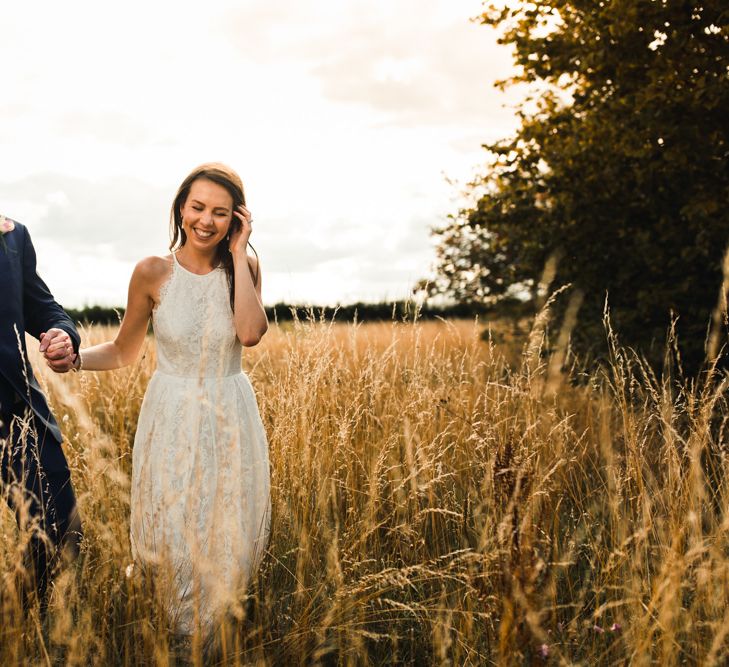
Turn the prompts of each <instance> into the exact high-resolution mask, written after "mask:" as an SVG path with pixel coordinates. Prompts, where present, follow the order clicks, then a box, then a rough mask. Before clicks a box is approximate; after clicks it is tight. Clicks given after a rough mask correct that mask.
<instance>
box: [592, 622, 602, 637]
mask: <svg viewBox="0 0 729 667" xmlns="http://www.w3.org/2000/svg"><path fill="white" fill-rule="evenodd" d="M592 630H593V631H594V632H597V634H598V635H601V634H602V633H603V632H605V630H603V629H602V628H601V627H600V626H599V625H597V624H595V625H593V626H592Z"/></svg>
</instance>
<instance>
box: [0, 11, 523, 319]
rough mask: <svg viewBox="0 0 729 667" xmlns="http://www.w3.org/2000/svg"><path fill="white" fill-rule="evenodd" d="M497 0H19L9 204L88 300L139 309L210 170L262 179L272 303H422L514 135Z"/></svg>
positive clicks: (58, 284) (74, 303)
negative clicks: (190, 194)
mask: <svg viewBox="0 0 729 667" xmlns="http://www.w3.org/2000/svg"><path fill="white" fill-rule="evenodd" d="M480 7H481V5H480V2H479V1H478V0H459V1H456V0H417V1H416V0H338V1H336V2H335V0H265V1H264V0H256V1H255V2H254V1H249V0H245V1H238V2H233V1H228V0H208V1H207V2H205V3H203V2H196V3H191V2H179V1H177V2H159V1H155V2H152V1H151V0H148V1H147V2H138V1H136V0H134V1H131V2H129V1H128V2H124V3H116V4H115V5H113V6H112V5H110V4H108V3H99V2H67V3H57V2H55V3H50V2H37V3H3V5H2V9H0V26H1V27H2V32H1V33H0V91H1V92H0V155H1V156H2V159H1V160H0V213H2V214H4V215H7V216H9V217H11V218H14V219H16V220H20V221H21V222H23V223H25V224H26V225H27V226H28V227H29V229H30V231H31V234H32V237H33V240H34V243H35V246H36V249H37V251H38V256H39V271H40V273H41V275H42V276H43V277H44V279H45V280H46V282H47V283H48V284H49V286H50V287H51V289H52V291H53V292H54V294H55V295H56V297H57V299H58V300H59V301H60V302H61V303H62V304H64V305H66V306H69V307H78V306H82V305H84V304H95V303H98V304H104V305H124V303H125V301H126V292H127V286H128V282H129V277H130V275H131V271H132V268H133V266H134V264H135V263H136V261H138V260H139V259H141V258H142V257H144V256H147V255H151V254H156V255H164V254H166V253H167V252H168V251H167V246H168V244H169V229H168V226H169V206H170V204H171V201H172V198H173V196H174V193H175V191H176V189H177V186H178V185H179V183H180V181H181V180H182V179H183V178H184V177H185V176H186V175H187V173H188V172H189V171H190V170H191V169H192V168H194V167H195V166H197V165H198V164H199V163H201V162H206V161H211V160H220V161H223V162H226V163H228V164H230V165H231V166H232V167H233V168H234V169H236V170H237V171H238V173H239V174H240V175H241V177H242V178H243V182H244V185H245V187H246V197H247V203H248V207H249V208H250V209H251V211H252V213H253V216H254V219H255V222H254V231H253V235H252V237H251V241H252V243H253V244H254V246H255V247H256V249H257V250H258V253H259V255H260V258H261V266H262V270H263V278H264V285H263V288H264V301H265V302H266V303H274V302H276V301H281V300H283V301H288V302H298V303H315V304H324V303H336V302H340V303H349V302H352V301H355V300H374V301H379V300H383V299H396V298H402V297H405V296H406V295H407V293H408V291H409V289H410V287H411V286H412V285H413V283H414V282H415V281H416V280H417V279H419V278H421V277H424V276H426V275H428V274H429V272H430V269H431V267H432V263H433V258H434V252H433V247H432V241H431V239H430V236H429V232H428V230H429V228H430V227H431V226H433V225H435V224H439V223H441V222H442V221H443V220H444V219H445V218H446V216H447V215H448V214H449V213H453V212H455V210H456V209H457V207H458V203H459V201H460V200H459V193H460V189H461V187H462V186H463V185H464V184H465V182H466V181H468V179H469V178H470V177H471V176H472V175H473V174H474V171H475V169H476V168H477V167H478V166H479V164H480V163H482V162H483V149H482V148H481V147H480V146H481V144H482V143H484V142H487V141H491V140H494V139H497V138H500V137H503V136H507V135H508V134H510V133H511V132H512V131H513V130H514V128H515V127H516V119H515V114H514V111H513V105H514V104H515V102H516V100H517V97H516V93H515V92H513V93H511V94H506V95H505V94H503V93H500V92H499V91H497V89H495V88H494V87H493V82H494V81H496V80H498V79H501V78H505V77H507V76H509V74H510V73H511V68H512V66H511V58H510V54H509V51H508V50H507V49H505V48H504V47H500V46H498V45H497V44H496V35H495V34H494V33H493V32H492V31H491V30H490V29H489V28H486V27H484V26H480V25H479V24H477V23H473V22H471V21H470V20H469V19H470V18H471V17H474V16H476V15H477V14H478V13H479V10H480Z"/></svg>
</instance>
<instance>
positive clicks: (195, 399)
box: [76, 163, 270, 635]
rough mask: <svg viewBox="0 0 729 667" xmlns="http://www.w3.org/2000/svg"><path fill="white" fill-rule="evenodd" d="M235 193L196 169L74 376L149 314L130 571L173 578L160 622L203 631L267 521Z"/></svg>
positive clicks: (247, 274) (251, 279) (248, 264)
mask: <svg viewBox="0 0 729 667" xmlns="http://www.w3.org/2000/svg"><path fill="white" fill-rule="evenodd" d="M251 222H252V220H251V214H250V211H249V210H248V209H247V208H246V206H245V196H244V192H243V183H242V182H241V179H240V177H239V176H238V175H237V174H236V173H235V172H234V171H233V170H232V169H230V168H229V167H227V166H225V165H223V164H219V163H209V164H204V165H202V166H200V167H198V168H197V169H195V170H194V171H193V172H192V173H191V174H190V175H189V176H188V177H187V178H186V179H185V180H184V181H183V182H182V184H181V185H180V188H179V190H178V191H177V195H176V196H175V199H174V202H173V204H172V211H171V235H172V243H171V245H170V249H171V251H172V252H171V254H170V255H168V256H166V257H147V258H146V259H143V260H141V261H140V262H139V263H138V264H137V266H136V267H135V269H134V272H133V274H132V278H131V281H130V284H129V295H128V304H127V310H126V313H125V315H124V319H123V321H122V323H121V327H120V328H119V332H118V334H117V336H116V339H115V340H113V341H110V342H106V343H102V344H100V345H95V346H93V347H88V348H85V349H83V350H81V351H80V353H79V356H78V358H77V360H76V368H77V369H79V370H80V369H83V370H96V371H100V370H110V369H114V368H120V367H122V366H126V365H128V364H131V363H133V362H134V361H135V359H136V358H137V356H138V354H139V350H140V348H141V347H142V343H143V341H144V338H145V335H146V332H147V325H148V322H149V318H150V317H151V318H152V326H153V329H154V335H155V341H156V346H157V369H156V370H155V373H154V375H153V376H152V378H151V380H150V382H149V386H148V387H147V391H146V394H145V396H144V401H143V403H142V409H141V412H140V414H139V422H138V425H137V431H136V435H135V438H134V450H133V453H132V494H131V521H130V537H131V545H132V554H133V556H134V559H135V561H138V562H140V563H141V564H142V565H145V564H150V565H153V566H154V568H155V570H154V571H155V572H157V573H164V572H166V573H167V574H169V576H170V579H169V581H170V583H171V586H170V591H171V593H172V597H171V600H170V601H171V604H170V605H169V609H170V612H171V616H172V618H171V620H172V624H173V628H174V630H175V631H176V632H178V633H181V634H192V633H193V632H194V631H195V630H196V628H197V629H198V630H200V631H201V632H202V633H203V634H204V635H207V634H209V632H210V631H211V629H212V628H213V624H214V622H215V620H216V619H217V618H218V617H219V616H220V615H221V614H222V613H223V612H224V611H225V610H226V609H227V608H228V607H229V605H231V604H233V603H235V601H236V600H239V599H240V593H241V591H243V590H244V587H245V585H246V582H247V580H248V579H249V577H250V576H251V575H252V574H253V573H254V571H255V569H256V567H257V566H258V564H259V562H260V558H261V556H262V552H263V549H264V548H265V544H266V540H267V539H268V531H269V520H270V495H269V490H270V478H269V465H268V443H267V440H266V434H265V432H264V429H263V424H262V422H261V418H260V415H259V412H258V406H257V403H256V398H255V395H254V393H253V389H252V387H251V383H250V381H249V379H248V376H247V375H246V374H245V373H243V372H242V371H241V346H245V347H250V346H253V345H256V344H257V343H258V342H259V341H260V340H261V337H262V336H263V334H265V333H266V330H267V328H268V321H267V319H266V313H265V311H264V309H263V306H262V303H261V273H260V266H259V264H258V262H257V259H254V258H253V257H251V256H249V255H248V254H247V251H246V248H247V244H248V238H249V237H250V234H251Z"/></svg>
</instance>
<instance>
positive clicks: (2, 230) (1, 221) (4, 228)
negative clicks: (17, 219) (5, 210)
mask: <svg viewBox="0 0 729 667" xmlns="http://www.w3.org/2000/svg"><path fill="white" fill-rule="evenodd" d="M14 229H15V223H14V222H13V221H12V220H11V219H10V218H6V217H5V216H4V215H2V214H0V245H2V248H3V250H6V249H7V247H8V246H7V244H6V243H5V239H4V238H3V237H4V236H5V234H7V233H8V232H12V231H13V230H14Z"/></svg>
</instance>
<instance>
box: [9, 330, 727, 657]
mask: <svg viewBox="0 0 729 667" xmlns="http://www.w3.org/2000/svg"><path fill="white" fill-rule="evenodd" d="M543 324H544V322H543V321H542V322H541V323H539V322H538V323H537V325H536V326H535V330H534V331H533V333H532V336H531V338H530V340H529V341H528V342H527V344H525V345H524V351H523V352H520V348H519V347H515V346H514V345H511V346H509V345H501V344H499V345H496V344H494V343H489V342H484V341H483V340H481V339H480V333H481V330H482V328H483V327H482V325H477V324H475V323H473V322H464V321H453V322H442V321H436V322H418V323H415V324H413V323H402V322H400V323H383V324H365V325H331V324H329V323H326V322H307V323H296V324H294V325H290V326H274V327H272V330H271V331H270V332H269V333H268V334H267V335H266V337H265V339H264V341H263V342H262V343H261V344H260V345H259V346H257V347H256V348H253V349H251V350H247V351H246V353H245V357H244V366H245V368H246V370H247V372H248V373H249V375H250V378H251V381H252V383H253V386H254V387H255V389H256V393H257V397H258V401H259V406H260V409H261V413H262V416H263V420H264V424H265V426H266V430H267V433H268V437H269V443H270V455H271V475H272V484H273V486H272V503H273V519H272V533H271V541H270V544H269V549H268V553H267V555H266V558H265V560H264V563H263V565H262V567H261V569H260V571H259V573H258V575H257V577H256V580H255V581H254V583H253V585H252V587H251V590H250V594H251V597H252V602H250V603H248V604H242V605H241V608H240V609H239V610H237V613H238V615H239V616H240V618H239V619H235V618H231V621H230V627H229V628H227V632H226V633H224V635H221V637H222V639H221V640H220V642H219V643H218V645H217V647H216V648H215V649H214V650H213V651H212V652H209V653H207V654H203V653H202V651H201V648H200V646H199V645H198V644H197V643H193V646H192V647H187V648H183V649H182V650H183V652H186V653H187V656H186V658H184V659H188V660H189V661H190V662H191V663H193V664H202V663H203V661H205V662H211V663H213V662H216V661H217V662H219V663H220V664H317V663H318V664H352V665H360V664H361V665H378V664H391V663H404V664H417V665H420V664H453V665H461V664H473V665H476V664H492V663H495V662H500V663H502V664H525V663H526V664H529V663H535V664H539V663H540V662H541V663H545V662H549V663H553V664H567V663H573V662H574V663H581V664H618V663H619V664H624V663H625V662H627V661H630V662H631V663H634V664H638V665H640V664H646V665H647V664H656V663H657V664H661V665H671V664H679V663H681V664H685V663H688V664H724V663H725V662H726V660H727V658H728V655H729V644H728V643H727V633H728V632H729V605H727V602H728V600H729V540H728V539H727V535H728V533H727V528H729V514H728V513H727V512H726V508H727V501H728V500H729V497H728V495H727V485H726V472H727V458H726V444H725V441H726V435H725V429H724V418H725V416H726V415H727V409H726V404H725V394H726V391H725V390H726V385H725V384H724V383H719V382H714V383H713V384H711V385H709V384H707V385H706V386H704V387H693V388H687V387H681V386H679V385H675V384H674V385H672V384H671V383H670V382H669V381H665V382H662V383H659V382H657V381H655V379H654V378H652V376H651V375H650V374H649V373H648V372H647V371H645V369H642V368H641V367H640V365H639V364H638V363H636V362H635V361H631V359H630V357H629V356H628V355H626V354H625V353H624V352H623V351H621V350H620V349H619V348H617V347H616V346H614V351H613V352H614V354H613V360H612V367H611V368H610V369H609V371H608V372H607V373H605V374H604V375H582V376H579V377H577V378H572V380H569V379H568V378H565V377H564V376H563V374H562V371H561V369H560V368H559V366H555V364H554V363H552V364H550V363H549V360H548V359H547V358H546V357H545V356H544V355H543V353H542V352H543V348H544V341H543V337H542V328H543ZM111 335H112V331H111V330H110V329H103V328H94V329H91V330H88V331H85V332H84V339H85V344H91V343H94V342H98V341H100V340H105V339H108V338H109V337H111ZM559 341H561V342H559ZM559 341H558V348H559V347H560V345H564V344H566V337H565V336H561V337H560V338H559ZM557 353H558V354H561V355H562V357H561V359H564V358H565V350H564V349H558V350H557ZM566 358H567V360H568V361H569V359H570V357H569V355H566ZM507 359H508V361H507ZM33 361H34V367H35V368H36V369H37V371H38V372H39V374H40V375H42V381H43V382H44V383H45V385H46V388H47V393H48V396H49V397H50V400H51V402H52V405H53V407H54V410H55V414H56V415H57V416H58V418H59V422H60V423H61V426H62V428H63V430H64V433H65V436H66V438H67V440H68V441H67V443H66V444H65V451H66V454H67V457H68V459H69V463H70V465H71V468H72V476H73V481H74V485H75V489H76V493H77V496H78V497H79V503H80V506H81V511H82V515H83V520H84V527H85V543H84V548H83V557H82V559H81V560H80V561H79V563H78V564H77V565H76V566H75V567H72V568H67V569H65V570H64V571H63V573H62V574H61V575H60V577H59V578H58V579H57V580H56V583H55V591H54V596H53V601H52V605H51V610H50V613H49V615H48V618H47V619H46V620H45V622H44V623H41V622H40V621H39V620H38V618H37V616H36V615H35V614H33V615H31V617H30V618H29V619H27V620H25V621H23V620H22V619H21V618H20V617H18V616H17V615H15V616H14V615H7V616H6V619H5V623H4V624H3V626H2V630H0V663H1V664H14V663H15V662H30V663H34V664H54V663H67V664H91V663H93V664H120V665H136V664H160V665H164V664H171V663H172V662H173V661H174V659H175V658H174V655H173V653H174V651H175V647H174V638H173V637H171V636H170V635H169V634H168V633H167V631H166V630H165V626H164V619H163V618H162V616H161V615H160V612H159V610H158V607H157V606H156V605H155V602H154V596H153V595H152V594H150V593H149V592H148V591H147V590H146V588H145V584H144V582H140V581H139V580H138V578H137V577H135V576H131V577H127V576H126V572H125V570H126V568H127V566H128V565H129V563H130V561H131V556H130V548H129V538H128V528H129V519H128V514H129V487H130V479H129V476H130V469H131V447H132V442H133V437H134V429H135V425H136V419H137V414H138V411H139V407H140V404H141V400H142V396H143V393H144V389H145V386H146V384H147V381H148V379H149V377H150V375H151V373H152V372H153V369H154V366H155V359H154V350H153V345H152V344H151V341H148V344H147V345H146V348H145V354H144V357H143V358H142V359H141V360H140V362H139V363H137V364H136V365H135V366H134V367H131V368H128V369H124V370H121V371H117V372H114V373H106V374H102V373H99V374H96V373H81V374H78V375H73V374H71V375H65V376H55V375H52V374H51V373H50V372H46V369H45V367H44V366H43V365H42V364H41V363H39V362H38V358H37V355H35V356H34V358H33ZM575 374H576V372H575ZM575 380H578V381H575ZM1 525H2V530H3V542H2V546H0V563H2V567H3V569H4V571H7V570H8V569H9V568H12V567H13V566H14V564H15V562H16V559H17V554H18V540H20V539H22V536H18V535H17V531H15V529H14V521H13V518H12V516H11V515H10V513H9V511H8V512H3V520H2V524H1ZM179 650H180V649H178V652H179ZM543 656H546V657H543ZM184 659H183V661H184Z"/></svg>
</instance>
